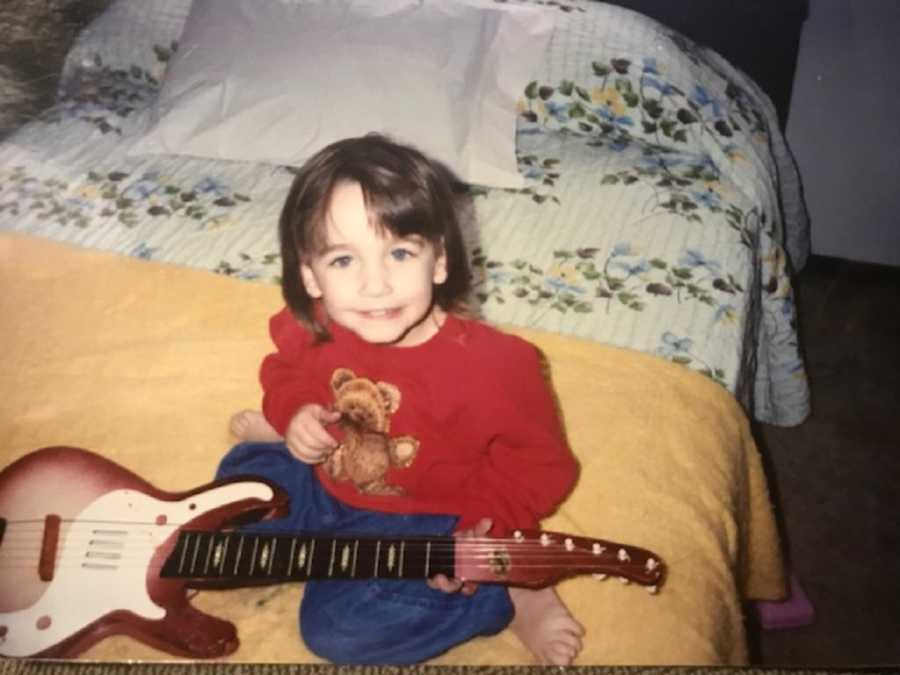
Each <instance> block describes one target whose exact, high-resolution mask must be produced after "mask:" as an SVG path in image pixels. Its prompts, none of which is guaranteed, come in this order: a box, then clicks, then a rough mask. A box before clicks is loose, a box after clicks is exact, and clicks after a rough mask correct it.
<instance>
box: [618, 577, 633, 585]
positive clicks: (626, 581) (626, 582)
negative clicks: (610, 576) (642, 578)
mask: <svg viewBox="0 0 900 675" xmlns="http://www.w3.org/2000/svg"><path fill="white" fill-rule="evenodd" d="M619 581H621V582H622V585H623V586H627V585H628V584H630V583H631V582H630V581H629V580H628V579H626V578H625V577H619Z"/></svg>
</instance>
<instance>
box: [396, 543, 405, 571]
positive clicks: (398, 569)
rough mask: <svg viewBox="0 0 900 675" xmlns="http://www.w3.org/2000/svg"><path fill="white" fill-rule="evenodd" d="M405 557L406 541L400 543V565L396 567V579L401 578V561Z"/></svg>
mask: <svg viewBox="0 0 900 675" xmlns="http://www.w3.org/2000/svg"><path fill="white" fill-rule="evenodd" d="M405 556H406V540H405V539H404V540H402V541H401V542H400V564H399V565H397V578H398V579H402V578H403V560H404V558H405Z"/></svg>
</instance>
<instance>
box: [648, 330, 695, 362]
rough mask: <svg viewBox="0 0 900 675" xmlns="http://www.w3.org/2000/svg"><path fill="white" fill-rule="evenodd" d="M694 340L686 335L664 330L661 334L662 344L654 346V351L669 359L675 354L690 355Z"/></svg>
mask: <svg viewBox="0 0 900 675" xmlns="http://www.w3.org/2000/svg"><path fill="white" fill-rule="evenodd" d="M693 346H694V342H693V341H692V340H691V339H690V338H687V337H681V338H680V337H678V336H677V335H675V334H674V333H672V332H671V331H666V332H665V333H663V335H662V344H660V346H659V347H657V348H656V353H657V354H658V355H660V356H664V357H665V358H667V359H671V358H673V357H675V356H690V352H691V349H692V348H693Z"/></svg>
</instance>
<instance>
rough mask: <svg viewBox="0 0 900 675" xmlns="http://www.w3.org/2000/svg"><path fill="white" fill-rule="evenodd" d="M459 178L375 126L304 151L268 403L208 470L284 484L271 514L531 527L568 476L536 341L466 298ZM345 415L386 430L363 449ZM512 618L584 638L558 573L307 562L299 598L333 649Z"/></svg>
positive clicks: (556, 657) (395, 643)
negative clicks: (406, 570) (334, 570)
mask: <svg viewBox="0 0 900 675" xmlns="http://www.w3.org/2000/svg"><path fill="white" fill-rule="evenodd" d="M451 186H452V183H451V179H450V176H449V174H448V173H446V172H445V170H444V169H443V168H442V167H441V166H440V165H437V164H436V163H434V162H432V161H430V160H428V159H427V158H426V157H424V156H423V155H422V154H421V153H419V152H418V151H417V150H415V149H413V148H410V147H407V146H403V145H399V144H396V143H394V142H391V141H390V140H388V139H386V138H384V137H381V136H376V135H369V136H365V137H362V138H354V139H348V140H344V141H340V142H338V143H335V144H333V145H331V146H329V147H327V148H325V149H324V150H322V151H321V152H320V153H318V154H317V155H316V156H314V157H313V158H311V159H310V160H309V161H308V162H307V163H306V164H305V165H304V166H303V167H302V169H301V170H300V171H299V173H298V175H297V177H296V180H295V181H294V184H293V186H292V188H291V190H290V193H289V195H288V198H287V201H286V204H285V206H284V210H283V212H282V215H281V221H280V236H281V253H282V259H283V276H282V291H283V295H284V298H285V300H286V304H287V307H286V308H285V309H283V310H282V311H281V312H279V313H278V314H276V315H275V316H274V317H272V319H271V322H270V331H271V335H272V339H273V341H274V343H275V346H276V348H277V351H276V352H275V353H273V354H270V355H269V356H267V357H266V358H265V359H264V361H263V363H262V368H261V373H260V379H261V382H262V387H263V391H264V395H263V412H262V413H259V412H254V411H244V412H241V413H238V414H237V415H235V416H234V417H233V418H232V422H231V428H232V431H233V432H234V433H235V434H236V435H237V436H238V437H239V438H240V439H241V440H242V441H244V442H243V443H242V444H240V445H238V446H236V447H235V448H234V449H233V450H232V451H231V452H230V453H229V454H228V456H227V457H226V458H225V459H224V460H223V462H222V465H221V467H220V472H219V475H220V477H224V476H227V475H234V474H239V473H255V474H262V475H264V476H268V477H270V478H271V479H272V480H274V481H276V482H278V483H279V484H280V485H282V486H283V487H284V488H285V489H286V490H287V491H288V492H289V494H290V495H291V513H290V515H289V516H288V522H285V521H284V520H280V521H277V522H275V523H274V526H276V527H278V528H285V527H290V528H291V529H296V530H305V531H329V532H355V533H360V534H364V533H381V534H385V535H393V536H412V535H444V534H449V533H451V532H452V533H454V534H456V535H457V536H482V535H485V534H488V535H489V536H503V535H506V534H508V533H511V532H512V530H514V529H519V528H523V529H524V528H535V527H537V524H538V521H539V520H540V519H541V518H543V517H545V516H547V515H548V514H550V513H551V512H553V511H554V510H555V509H556V507H557V506H558V505H559V504H560V502H561V501H562V500H563V499H564V498H565V496H566V495H567V494H568V492H569V491H570V489H571V488H572V485H573V484H574V481H575V479H576V474H577V466H576V463H575V460H574V458H573V456H572V454H571V452H570V450H569V448H568V446H567V444H566V442H565V440H564V437H563V432H562V429H561V425H560V421H559V419H558V417H557V413H556V408H555V403H554V399H553V397H552V394H551V392H550V390H549V388H548V385H547V383H546V381H545V379H544V374H543V370H542V367H541V363H540V361H539V358H538V353H537V350H536V349H535V348H534V347H533V346H531V345H529V344H528V343H526V342H525V341H523V340H521V339H519V338H516V337H513V336H510V335H506V334H503V333H501V332H499V331H497V330H495V329H493V328H490V327H488V326H486V325H484V324H482V323H479V322H477V321H474V320H471V319H467V318H464V315H465V312H464V309H465V301H466V298H467V295H468V292H469V287H470V274H469V268H468V263H467V258H466V254H465V251H464V247H463V241H462V236H461V232H460V227H459V223H458V221H457V217H456V211H455V209H454V204H453V195H452V187H451ZM351 432H353V433H356V434H357V436H356V438H357V439H359V438H362V436H359V434H370V435H369V436H367V437H366V438H367V439H368V440H369V441H372V442H374V443H375V445H376V446H378V447H380V448H382V450H383V449H384V448H389V450H388V451H384V450H383V451H382V452H380V453H378V452H374V451H373V452H371V453H369V454H364V453H361V452H357V451H355V450H354V449H352V448H351V444H350V442H349V440H347V439H348V438H349V436H350V434H351ZM344 441H347V442H346V443H345V442H344ZM367 447H368V446H367ZM297 460H299V461H297ZM507 625H511V628H512V629H513V630H514V631H515V633H516V634H517V635H518V636H519V637H520V639H521V640H522V641H523V642H524V643H525V644H526V645H527V646H528V648H529V649H530V650H531V651H532V652H533V653H534V655H535V657H536V658H537V659H538V660H539V661H540V662H542V663H547V664H556V665H566V664H569V663H571V662H572V660H573V659H574V658H575V656H576V655H577V654H578V652H579V650H580V649H581V636H582V633H583V629H582V627H581V626H580V625H579V624H578V622H577V621H576V620H575V619H574V618H573V617H572V616H571V614H570V613H569V612H568V611H567V610H566V608H565V606H564V605H563V604H562V603H561V601H560V599H559V597H558V596H557V594H556V592H555V590H554V589H553V588H546V589H541V590H526V589H521V588H509V589H507V588H506V587H503V586H497V585H493V584H483V585H481V586H479V587H478V588H477V589H476V587H475V585H474V584H471V583H466V582H464V581H462V580H459V579H448V578H446V577H444V576H436V577H434V578H432V579H431V580H430V581H429V582H428V583H427V584H426V583H422V582H414V581H380V580H372V581H327V582H313V581H311V582H308V583H307V585H306V589H305V591H304V598H303V602H302V605H301V611H300V628H301V634H302V636H303V638H304V641H305V642H306V644H307V646H308V647H309V648H310V649H311V650H312V651H313V652H315V653H317V654H319V655H320V656H322V657H324V658H326V659H329V660H331V661H334V662H338V663H357V664H359V663H364V664H407V663H415V662H418V661H422V660H425V659H428V658H430V657H432V656H435V655H437V654H440V653H441V652H443V651H445V650H447V649H448V648H450V647H452V646H453V645H456V644H459V643H461V642H463V641H465V640H468V639H470V638H472V637H474V636H477V635H487V634H492V633H496V632H498V631H500V630H502V629H503V628H505V627H506V626H507Z"/></svg>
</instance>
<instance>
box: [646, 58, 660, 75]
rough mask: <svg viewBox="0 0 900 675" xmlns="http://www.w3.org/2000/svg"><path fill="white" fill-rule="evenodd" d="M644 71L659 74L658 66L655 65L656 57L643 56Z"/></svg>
mask: <svg viewBox="0 0 900 675" xmlns="http://www.w3.org/2000/svg"><path fill="white" fill-rule="evenodd" d="M644 72H645V73H650V74H651V75H659V74H660V73H659V68H658V67H657V63H656V59H655V58H653V57H652V56H645V57H644Z"/></svg>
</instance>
